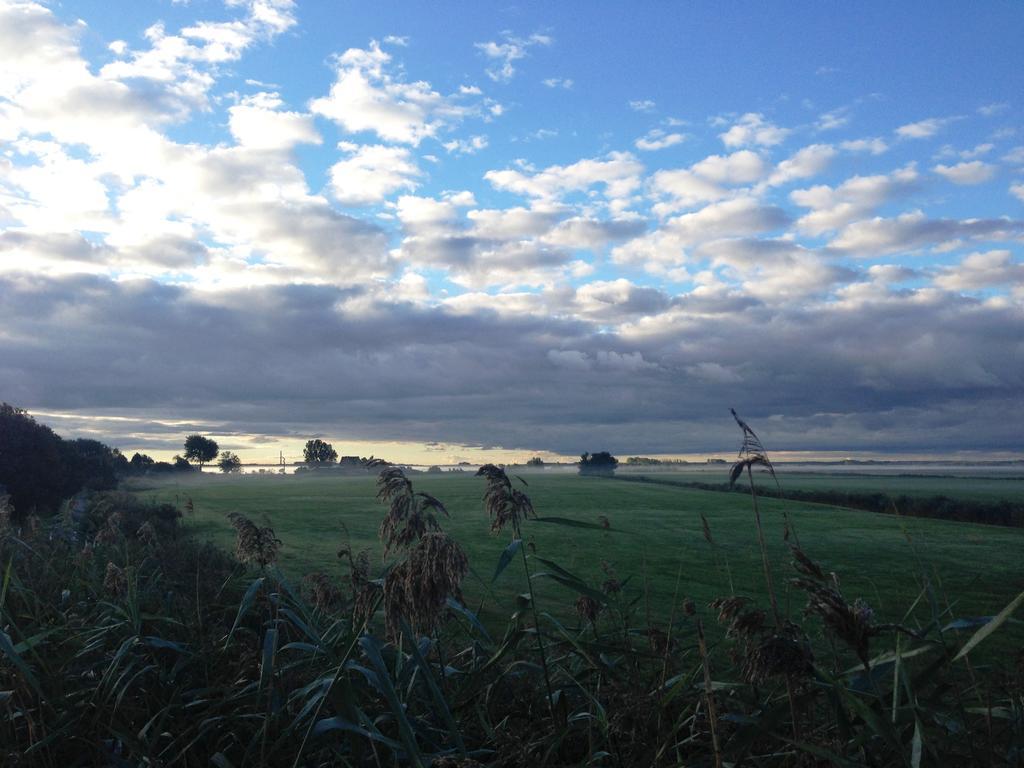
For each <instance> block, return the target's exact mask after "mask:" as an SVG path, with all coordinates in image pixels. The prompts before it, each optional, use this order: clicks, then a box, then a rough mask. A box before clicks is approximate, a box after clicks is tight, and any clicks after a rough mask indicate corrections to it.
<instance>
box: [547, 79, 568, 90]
mask: <svg viewBox="0 0 1024 768" xmlns="http://www.w3.org/2000/svg"><path fill="white" fill-rule="evenodd" d="M541 82H542V83H543V84H544V85H546V86H547V87H548V88H562V89H564V90H566V91H567V90H569V89H570V88H572V86H573V81H572V80H571V79H570V78H568V77H549V78H547V79H545V80H541Z"/></svg>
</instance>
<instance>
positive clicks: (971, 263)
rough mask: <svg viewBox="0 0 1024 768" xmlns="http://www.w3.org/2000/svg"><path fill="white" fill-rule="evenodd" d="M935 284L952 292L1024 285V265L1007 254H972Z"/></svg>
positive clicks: (950, 269)
mask: <svg viewBox="0 0 1024 768" xmlns="http://www.w3.org/2000/svg"><path fill="white" fill-rule="evenodd" d="M935 284H936V285H937V286H939V287H940V288H945V289H946V290H950V291H972V290H979V289H982V288H992V287H997V286H1011V285H1024V264H1022V263H1020V262H1017V261H1014V260H1013V255H1012V254H1011V253H1010V251H1007V250H996V251H984V252H976V253H970V254H968V255H966V256H964V257H963V259H961V260H960V263H959V264H957V265H956V266H953V267H946V268H944V269H942V270H940V271H939V274H938V275H937V276H936V277H935Z"/></svg>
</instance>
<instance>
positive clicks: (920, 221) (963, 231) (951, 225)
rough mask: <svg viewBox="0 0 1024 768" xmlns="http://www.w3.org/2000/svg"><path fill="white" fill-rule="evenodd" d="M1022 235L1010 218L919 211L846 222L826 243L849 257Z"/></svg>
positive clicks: (1021, 224)
mask: <svg viewBox="0 0 1024 768" xmlns="http://www.w3.org/2000/svg"><path fill="white" fill-rule="evenodd" d="M1021 236H1024V221H1020V220H1014V219H930V218H928V216H926V215H925V214H924V212H922V211H911V212H910V213H904V214H901V215H899V216H897V217H896V218H881V217H876V218H873V219H866V220H864V221H857V222H854V223H853V224H850V225H848V226H847V227H846V228H845V229H843V230H842V231H841V232H840V233H839V235H838V236H837V237H836V238H835V239H834V240H832V242H831V243H829V246H830V247H832V248H834V249H836V250H837V251H844V252H846V253H849V254H850V255H852V256H861V257H873V256H884V255H887V254H892V253H899V252H901V251H905V252H913V251H917V250H920V249H922V248H926V247H941V246H944V245H946V244H958V243H959V242H960V241H970V240H975V241H1000V240H1012V239H1015V238H1019V237H1021Z"/></svg>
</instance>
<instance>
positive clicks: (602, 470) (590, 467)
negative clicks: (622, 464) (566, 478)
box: [577, 451, 619, 475]
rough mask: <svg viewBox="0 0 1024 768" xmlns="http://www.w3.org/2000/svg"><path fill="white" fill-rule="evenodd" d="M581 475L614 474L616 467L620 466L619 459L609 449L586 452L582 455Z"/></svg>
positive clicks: (580, 462)
mask: <svg viewBox="0 0 1024 768" xmlns="http://www.w3.org/2000/svg"><path fill="white" fill-rule="evenodd" d="M577 466H579V468H580V474H581V475H612V474H615V468H616V467H617V466H619V460H618V459H616V458H615V457H614V456H612V455H611V454H610V453H608V451H600V452H598V453H594V454H590V453H584V454H583V455H582V456H580V461H579V464H578V465H577Z"/></svg>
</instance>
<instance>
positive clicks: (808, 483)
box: [628, 465, 1024, 502]
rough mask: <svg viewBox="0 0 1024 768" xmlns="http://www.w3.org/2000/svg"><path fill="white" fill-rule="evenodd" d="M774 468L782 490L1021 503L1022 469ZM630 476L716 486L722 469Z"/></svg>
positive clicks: (631, 471)
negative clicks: (967, 473) (968, 471)
mask: <svg viewBox="0 0 1024 768" xmlns="http://www.w3.org/2000/svg"><path fill="white" fill-rule="evenodd" d="M781 467H782V468H781V469H780V468H779V465H777V466H776V471H777V474H778V477H779V482H780V484H781V486H782V489H783V490H784V491H785V490H792V491H797V490H799V491H804V490H806V491H845V492H850V493H884V494H885V495H887V496H891V497H897V496H913V497H919V498H926V497H932V496H947V497H949V498H951V499H966V500H971V501H1012V502H1024V469H1021V470H1020V471H1019V473H1018V474H1013V475H1008V474H1005V473H1002V472H1000V473H998V474H996V473H994V472H990V473H986V474H979V475H972V476H957V475H955V474H954V473H950V474H945V473H943V474H936V475H932V474H914V473H913V470H912V469H911V470H909V473H908V474H883V473H878V474H874V473H872V472H871V471H870V470H865V471H864V472H856V473H853V472H834V471H832V472H830V471H820V472H817V471H816V472H800V471H793V470H790V469H786V468H785V465H781ZM628 473H629V474H631V475H636V474H640V475H643V474H647V475H650V476H651V477H654V478H658V479H666V480H678V481H680V482H702V483H718V482H722V478H724V477H725V470H717V471H711V470H703V469H702V470H692V471H681V472H677V471H671V470H669V471H658V472H656V473H654V472H644V471H643V469H642V468H636V469H632V468H631V469H629V470H628Z"/></svg>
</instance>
